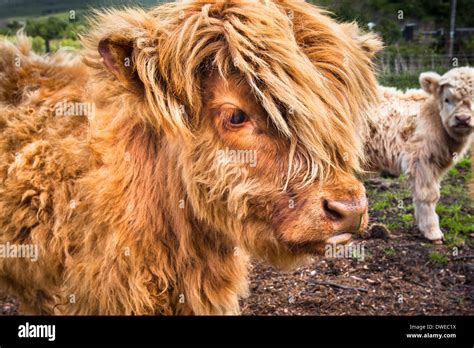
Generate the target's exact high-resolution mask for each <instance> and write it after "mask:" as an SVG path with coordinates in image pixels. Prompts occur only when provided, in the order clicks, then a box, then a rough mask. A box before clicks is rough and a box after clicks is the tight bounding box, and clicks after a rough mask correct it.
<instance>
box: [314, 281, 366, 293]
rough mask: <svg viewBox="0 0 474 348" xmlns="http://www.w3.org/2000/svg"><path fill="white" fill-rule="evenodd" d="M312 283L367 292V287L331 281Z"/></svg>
mask: <svg viewBox="0 0 474 348" xmlns="http://www.w3.org/2000/svg"><path fill="white" fill-rule="evenodd" d="M314 284H317V285H324V286H331V287H333V288H339V289H344V290H355V291H361V292H368V291H369V290H368V289H365V288H353V287H352V286H348V285H342V284H336V283H332V282H314Z"/></svg>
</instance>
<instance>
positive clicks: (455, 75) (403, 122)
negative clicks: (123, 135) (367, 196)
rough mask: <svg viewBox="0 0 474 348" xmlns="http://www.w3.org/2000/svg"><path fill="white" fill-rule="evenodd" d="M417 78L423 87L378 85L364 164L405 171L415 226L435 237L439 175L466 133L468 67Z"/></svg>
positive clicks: (471, 123)
mask: <svg viewBox="0 0 474 348" xmlns="http://www.w3.org/2000/svg"><path fill="white" fill-rule="evenodd" d="M420 83H421V86H422V88H423V90H414V91H413V90H412V91H407V92H406V93H401V92H399V91H396V90H394V89H389V88H385V87H381V88H380V94H381V97H382V102H381V103H380V106H379V108H378V110H377V112H375V113H374V115H373V117H372V120H371V133H370V135H369V137H368V141H367V145H366V151H367V157H368V170H371V171H385V172H389V173H390V174H392V175H397V176H398V175H400V174H401V173H406V174H407V175H408V178H409V180H410V183H411V188H412V192H413V199H414V203H415V217H416V220H417V222H418V226H419V228H420V230H421V232H422V233H423V235H424V236H425V237H426V238H428V239H430V240H432V241H435V242H439V241H440V240H441V239H442V238H443V234H442V232H441V230H440V228H439V221H438V216H437V215H436V212H435V207H436V202H437V201H438V199H439V184H440V180H441V178H442V177H443V175H444V174H445V173H446V171H447V170H448V169H449V168H450V167H451V166H452V165H453V163H455V161H456V160H457V159H459V158H461V157H462V156H463V155H464V153H465V151H466V150H467V149H468V147H469V143H470V141H471V139H472V136H471V135H472V131H473V129H474V120H473V118H474V112H473V110H474V101H473V96H474V69H472V68H456V69H452V70H451V71H449V72H448V73H446V74H445V75H443V76H439V75H438V74H436V73H431V72H430V73H423V74H421V75H420Z"/></svg>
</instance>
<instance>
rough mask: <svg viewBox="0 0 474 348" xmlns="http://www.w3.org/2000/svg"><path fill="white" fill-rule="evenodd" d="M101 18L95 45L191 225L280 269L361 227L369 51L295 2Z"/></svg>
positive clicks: (207, 5)
mask: <svg viewBox="0 0 474 348" xmlns="http://www.w3.org/2000/svg"><path fill="white" fill-rule="evenodd" d="M108 16H114V21H112V23H114V25H113V26H109V27H107V26H104V25H98V26H97V30H96V32H95V34H93V35H92V36H91V37H90V38H89V41H88V42H89V46H92V45H93V44H94V43H95V45H96V47H97V42H99V44H98V47H99V53H100V56H101V59H102V62H103V67H101V69H102V70H103V71H101V73H103V74H106V73H109V74H110V73H111V76H112V79H113V81H111V86H112V85H113V84H117V86H118V84H120V85H121V86H122V89H123V91H124V92H123V94H124V95H134V96H135V97H134V98H135V100H138V102H139V103H140V102H141V103H143V105H145V106H146V107H145V110H147V114H146V115H141V117H142V118H144V119H145V120H144V122H148V123H150V124H151V125H152V126H153V128H154V130H155V132H156V133H157V134H159V135H160V137H161V139H162V140H161V142H162V143H163V144H165V145H163V147H164V148H163V150H162V151H161V152H160V153H159V156H167V162H169V163H172V165H174V166H175V167H176V177H177V178H179V179H178V180H179V181H180V182H181V185H182V187H183V191H184V192H185V198H186V201H187V203H188V204H189V206H190V210H191V211H192V214H193V218H194V219H196V221H198V223H199V224H205V225H206V226H207V229H210V230H213V231H214V232H217V233H221V234H223V235H226V237H227V238H229V239H230V240H233V241H234V242H235V243H236V246H242V247H244V248H245V249H246V250H248V251H249V252H251V253H252V254H254V255H255V256H259V257H261V258H263V259H265V260H267V261H270V262H272V263H274V264H277V265H289V264H291V263H293V262H294V261H296V260H298V259H300V258H301V257H304V256H306V255H308V254H313V253H318V252H322V251H323V250H324V245H325V244H326V243H345V242H348V241H349V240H350V239H351V236H352V235H353V234H354V233H358V232H360V231H361V230H362V229H363V228H364V227H365V226H366V224H367V200H366V196H365V190H364V187H363V186H362V184H361V183H360V182H359V180H358V179H357V178H356V176H355V173H356V172H357V171H358V170H359V162H360V160H361V158H362V156H363V155H362V146H361V144H362V141H361V138H362V136H361V135H360V134H359V130H360V127H362V125H363V123H364V115H365V113H366V112H367V110H368V107H369V105H370V103H371V102H372V101H373V96H374V95H375V85H376V83H375V79H374V76H373V72H372V64H371V56H372V55H373V53H374V51H375V50H377V49H378V47H379V42H378V40H377V39H376V38H374V37H372V36H370V35H362V34H360V33H358V31H357V28H356V27H351V28H349V27H347V26H343V25H340V24H337V23H335V22H334V21H333V20H331V19H329V18H328V17H327V16H326V15H325V14H323V13H321V12H320V11H319V10H317V9H316V8H314V7H313V6H311V5H309V4H306V3H304V2H298V1H288V2H285V1H281V2H272V1H257V2H256V1H251V2H246V1H242V0H239V1H226V2H222V1H195V2H185V3H178V4H169V5H165V6H160V7H158V8H156V9H155V10H153V11H151V12H150V13H147V14H145V13H142V12H140V13H135V12H133V11H131V10H129V11H127V12H114V13H107V14H102V15H99V18H98V21H99V24H100V23H109V21H108V20H103V17H108ZM117 28H120V30H117ZM349 29H350V30H349ZM86 44H87V42H86ZM127 58H128V60H127ZM92 59H93V57H89V60H92ZM123 62H128V63H130V64H129V65H128V66H126V65H124V64H123ZM92 64H93V63H91V65H92ZM165 148H166V149H165ZM157 180H160V178H157ZM194 233H205V232H200V231H199V230H196V231H195V232H194Z"/></svg>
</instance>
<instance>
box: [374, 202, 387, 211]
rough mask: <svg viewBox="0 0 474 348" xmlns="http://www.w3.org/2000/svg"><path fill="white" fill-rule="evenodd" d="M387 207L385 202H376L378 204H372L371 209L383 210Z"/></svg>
mask: <svg viewBox="0 0 474 348" xmlns="http://www.w3.org/2000/svg"><path fill="white" fill-rule="evenodd" d="M389 206H390V204H389V203H388V202H387V201H378V202H374V203H373V204H372V209H373V210H384V209H386V208H388V207H389Z"/></svg>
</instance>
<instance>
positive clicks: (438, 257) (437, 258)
mask: <svg viewBox="0 0 474 348" xmlns="http://www.w3.org/2000/svg"><path fill="white" fill-rule="evenodd" d="M429 259H430V261H431V262H433V263H435V264H438V265H446V264H447V263H448V262H449V258H448V256H447V255H446V254H443V253H440V252H439V251H433V252H431V253H430V255H429Z"/></svg>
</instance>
